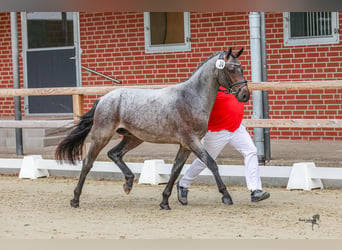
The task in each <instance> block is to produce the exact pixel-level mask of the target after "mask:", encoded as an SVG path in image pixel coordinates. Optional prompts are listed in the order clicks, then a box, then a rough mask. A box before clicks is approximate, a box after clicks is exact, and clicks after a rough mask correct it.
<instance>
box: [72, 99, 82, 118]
mask: <svg viewBox="0 0 342 250" xmlns="http://www.w3.org/2000/svg"><path fill="white" fill-rule="evenodd" d="M72 104H73V109H74V122H75V124H76V123H77V122H78V121H79V117H80V116H81V115H83V114H84V95H73V96H72Z"/></svg>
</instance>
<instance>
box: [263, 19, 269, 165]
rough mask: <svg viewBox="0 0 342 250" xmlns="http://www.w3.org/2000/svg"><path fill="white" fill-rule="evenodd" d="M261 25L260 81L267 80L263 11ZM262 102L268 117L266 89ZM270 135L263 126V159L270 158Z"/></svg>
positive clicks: (265, 117) (267, 159) (264, 112)
mask: <svg viewBox="0 0 342 250" xmlns="http://www.w3.org/2000/svg"><path fill="white" fill-rule="evenodd" d="M260 17H261V19H260V21H261V22H260V25H261V30H260V31H261V62H262V77H261V79H262V81H263V82H267V55H266V30H265V12H261V13H260ZM262 102H263V118H264V119H268V118H269V104H268V91H267V90H263V91H262ZM270 138H271V135H270V129H269V128H264V141H265V142H264V145H265V161H269V160H271V139H270Z"/></svg>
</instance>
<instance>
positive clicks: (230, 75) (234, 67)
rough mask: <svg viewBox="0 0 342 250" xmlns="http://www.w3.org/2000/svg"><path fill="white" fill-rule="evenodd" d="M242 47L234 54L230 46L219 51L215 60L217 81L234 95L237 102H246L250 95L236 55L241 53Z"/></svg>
mask: <svg viewBox="0 0 342 250" xmlns="http://www.w3.org/2000/svg"><path fill="white" fill-rule="evenodd" d="M242 51H243V48H242V49H241V50H240V51H238V52H237V53H236V54H235V53H233V52H232V48H230V49H229V51H228V53H227V52H226V51H224V52H221V53H220V55H219V59H218V60H217V61H216V68H218V70H219V74H218V82H219V84H220V85H221V86H223V87H224V88H226V89H227V90H228V93H231V94H233V95H235V96H236V98H237V100H238V101H239V102H247V101H248V100H249V97H250V93H249V89H248V85H247V81H246V80H245V79H244V77H243V69H242V66H241V63H240V62H239V60H238V57H239V56H240V55H241V54H242ZM221 72H222V73H221Z"/></svg>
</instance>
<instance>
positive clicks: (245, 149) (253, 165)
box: [179, 125, 262, 191]
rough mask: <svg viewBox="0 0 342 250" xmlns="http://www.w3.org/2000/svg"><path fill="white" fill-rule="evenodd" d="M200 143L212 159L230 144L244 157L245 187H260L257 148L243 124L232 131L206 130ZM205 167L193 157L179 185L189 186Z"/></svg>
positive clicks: (252, 188)
mask: <svg viewBox="0 0 342 250" xmlns="http://www.w3.org/2000/svg"><path fill="white" fill-rule="evenodd" d="M202 143H203V146H204V148H205V149H206V150H207V151H208V153H209V154H210V156H211V157H212V158H213V159H216V158H217V156H218V155H219V154H220V153H221V151H222V150H223V148H224V147H225V146H226V145H227V144H230V145H232V146H233V147H234V148H235V149H236V150H237V151H239V152H240V153H241V154H242V155H243V157H244V164H245V176H246V184H247V188H248V189H249V190H251V191H253V190H255V189H260V190H261V189H262V185H261V179H260V175H259V164H258V156H257V149H256V147H255V145H254V142H253V140H252V138H251V136H250V135H249V133H248V132H247V130H246V128H245V126H243V125H240V127H239V128H238V129H237V130H235V131H234V132H230V131H228V130H221V131H218V132H211V131H208V132H207V134H206V135H205V136H204V137H203V139H202ZM205 168H206V165H205V164H204V163H203V162H202V161H201V160H200V159H198V158H197V159H195V160H194V161H193V162H192V164H191V166H190V167H189V168H188V169H187V171H186V172H185V174H184V176H183V177H182V178H181V179H180V181H179V185H180V186H182V187H185V188H188V187H190V185H191V183H192V181H193V180H194V179H195V178H196V177H197V176H198V175H199V174H200V173H201V172H202V171H203V169H205Z"/></svg>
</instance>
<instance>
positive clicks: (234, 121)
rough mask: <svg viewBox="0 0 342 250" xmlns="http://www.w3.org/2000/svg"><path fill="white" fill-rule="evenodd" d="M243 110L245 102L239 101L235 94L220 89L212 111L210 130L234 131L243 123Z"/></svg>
mask: <svg viewBox="0 0 342 250" xmlns="http://www.w3.org/2000/svg"><path fill="white" fill-rule="evenodd" d="M243 111H244V103H243V102H239V101H238V100H237V99H236V97H235V96H234V95H233V94H225V93H223V92H220V91H219V92H218V93H217V97H216V101H215V104H214V107H213V109H212V111H211V113H210V117H209V123H208V131H209V130H210V131H212V132H215V131H220V130H223V129H226V130H228V131H230V132H234V131H235V130H236V129H238V128H239V127H240V125H241V122H242V118H243Z"/></svg>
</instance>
